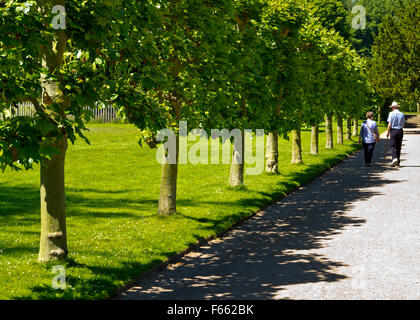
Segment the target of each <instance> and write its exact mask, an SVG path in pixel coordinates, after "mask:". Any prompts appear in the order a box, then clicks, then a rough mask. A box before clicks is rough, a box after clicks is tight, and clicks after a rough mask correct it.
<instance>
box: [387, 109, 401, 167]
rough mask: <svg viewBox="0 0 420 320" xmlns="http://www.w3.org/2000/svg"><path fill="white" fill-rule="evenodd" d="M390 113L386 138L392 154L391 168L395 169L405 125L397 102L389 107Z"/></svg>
mask: <svg viewBox="0 0 420 320" xmlns="http://www.w3.org/2000/svg"><path fill="white" fill-rule="evenodd" d="M390 108H391V109H392V112H390V113H389V116H388V134H387V138H389V137H391V139H390V144H389V146H390V148H391V153H392V163H391V167H396V166H399V165H400V156H401V146H402V140H403V137H404V131H403V128H404V125H405V116H404V114H403V113H402V112H401V111H400V106H399V105H398V103H397V102H395V101H394V102H393V103H392V105H391V106H390Z"/></svg>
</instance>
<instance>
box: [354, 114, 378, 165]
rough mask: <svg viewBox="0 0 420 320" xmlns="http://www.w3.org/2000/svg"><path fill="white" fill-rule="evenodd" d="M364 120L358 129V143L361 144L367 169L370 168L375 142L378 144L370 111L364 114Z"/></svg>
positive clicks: (374, 123)
mask: <svg viewBox="0 0 420 320" xmlns="http://www.w3.org/2000/svg"><path fill="white" fill-rule="evenodd" d="M366 118H367V119H366V121H364V122H363V123H362V127H361V128H360V134H359V143H363V150H364V154H365V164H366V166H367V167H370V166H371V165H372V158H373V152H374V151H375V145H376V142H379V130H378V126H377V125H376V122H375V121H373V112H372V111H369V112H367V113H366Z"/></svg>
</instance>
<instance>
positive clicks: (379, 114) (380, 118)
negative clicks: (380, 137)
mask: <svg viewBox="0 0 420 320" xmlns="http://www.w3.org/2000/svg"><path fill="white" fill-rule="evenodd" d="M381 123H382V108H381V106H379V107H378V125H379V124H381Z"/></svg>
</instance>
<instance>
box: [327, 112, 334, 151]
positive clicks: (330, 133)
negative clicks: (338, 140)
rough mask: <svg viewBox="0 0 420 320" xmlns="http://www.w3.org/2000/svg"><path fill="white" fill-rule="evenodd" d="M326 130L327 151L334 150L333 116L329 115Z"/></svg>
mask: <svg viewBox="0 0 420 320" xmlns="http://www.w3.org/2000/svg"><path fill="white" fill-rule="evenodd" d="M325 130H326V136H327V137H326V138H327V139H326V144H325V148H326V149H333V148H334V134H333V116H332V115H328V116H327V117H326V124H325Z"/></svg>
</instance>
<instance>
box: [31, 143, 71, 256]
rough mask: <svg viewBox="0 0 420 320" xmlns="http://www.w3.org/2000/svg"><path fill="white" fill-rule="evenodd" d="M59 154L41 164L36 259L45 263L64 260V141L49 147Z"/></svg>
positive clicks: (65, 253) (65, 235) (65, 233)
mask: <svg viewBox="0 0 420 320" xmlns="http://www.w3.org/2000/svg"><path fill="white" fill-rule="evenodd" d="M52 146H53V147H54V148H56V149H58V150H59V151H60V154H55V155H53V156H52V158H51V160H44V161H43V162H42V164H41V192H40V194H41V243H40V248H39V256H38V259H39V261H41V262H47V261H51V260H56V259H65V258H66V257H67V253H68V251H67V232H66V204H65V203H66V202H65V184H64V163H65V158H66V151H67V137H64V138H62V139H61V140H59V141H58V142H57V143H56V144H54V145H52Z"/></svg>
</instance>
